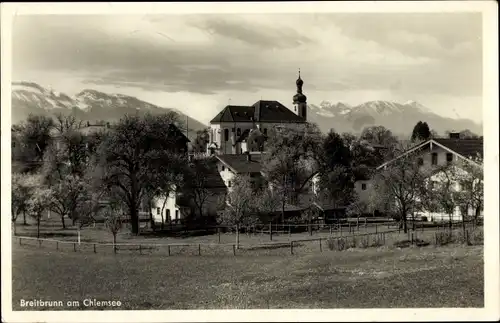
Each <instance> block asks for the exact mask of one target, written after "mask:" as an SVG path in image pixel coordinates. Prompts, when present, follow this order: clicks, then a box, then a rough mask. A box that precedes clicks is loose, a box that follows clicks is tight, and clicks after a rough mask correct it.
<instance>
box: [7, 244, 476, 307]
mask: <svg viewBox="0 0 500 323" xmlns="http://www.w3.org/2000/svg"><path fill="white" fill-rule="evenodd" d="M13 248H14V250H13V255H12V258H13V259H12V276H13V282H12V288H13V307H14V310H48V309H53V310H62V309H71V308H68V307H58V308H21V306H20V300H21V299H24V300H31V299H41V300H61V301H64V302H66V301H68V300H79V301H80V302H82V300H83V299H85V298H92V299H97V300H119V301H120V302H121V303H122V306H121V307H120V308H116V309H122V310H123V309H225V308H256V309H257V308H370V307H482V306H483V302H484V301H483V298H484V296H483V295H484V293H483V281H484V279H483V250H482V247H480V246H473V247H464V246H453V247H442V248H434V247H427V248H408V249H403V250H398V249H385V248H379V249H375V248H369V249H358V250H356V249H355V250H352V251H344V252H333V251H327V252H323V253H319V252H313V253H304V254H302V253H300V254H296V255H293V256H283V255H278V256H276V255H268V256H256V255H246V254H241V255H238V256H236V257H234V256H232V255H231V256H217V257H216V256H205V257H204V256H201V257H200V256H197V257H184V256H172V257H165V256H164V255H161V254H150V255H142V256H141V255H138V254H120V255H116V256H115V255H112V254H92V253H74V252H71V251H60V250H59V251H55V250H51V249H44V248H40V249H37V248H36V247H29V246H25V247H19V246H17V245H13ZM73 309H91V310H95V309H98V308H95V307H94V308H92V307H88V308H85V307H80V308H73ZM102 309H111V308H102Z"/></svg>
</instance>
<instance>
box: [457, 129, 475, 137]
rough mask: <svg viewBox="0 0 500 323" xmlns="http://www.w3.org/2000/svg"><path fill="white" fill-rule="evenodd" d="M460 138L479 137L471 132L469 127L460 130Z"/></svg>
mask: <svg viewBox="0 0 500 323" xmlns="http://www.w3.org/2000/svg"><path fill="white" fill-rule="evenodd" d="M459 136H460V139H479V136H478V135H477V134H475V133H473V132H472V131H470V130H469V129H465V130H462V131H460V134H459Z"/></svg>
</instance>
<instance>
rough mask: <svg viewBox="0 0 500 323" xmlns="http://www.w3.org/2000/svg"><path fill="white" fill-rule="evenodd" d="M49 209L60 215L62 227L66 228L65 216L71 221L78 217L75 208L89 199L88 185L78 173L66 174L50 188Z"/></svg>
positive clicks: (74, 221)
mask: <svg viewBox="0 0 500 323" xmlns="http://www.w3.org/2000/svg"><path fill="white" fill-rule="evenodd" d="M50 192H51V194H50V206H49V208H50V210H51V211H54V212H56V213H57V214H59V215H60V216H61V223H62V227H63V229H65V228H66V224H65V221H64V218H65V217H68V218H70V219H71V220H72V221H73V225H74V224H75V223H76V220H77V219H78V214H77V210H78V209H79V207H80V205H81V204H83V203H85V202H86V201H87V200H88V199H90V187H89V186H88V185H87V183H86V181H85V180H84V179H83V178H80V176H78V175H72V174H67V175H64V176H63V177H62V179H61V180H60V181H58V182H56V183H54V184H53V185H52V186H51V188H50Z"/></svg>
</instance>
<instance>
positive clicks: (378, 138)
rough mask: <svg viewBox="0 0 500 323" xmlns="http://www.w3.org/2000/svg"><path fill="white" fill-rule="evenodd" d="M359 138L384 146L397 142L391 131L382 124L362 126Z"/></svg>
mask: <svg viewBox="0 0 500 323" xmlns="http://www.w3.org/2000/svg"><path fill="white" fill-rule="evenodd" d="M360 139H361V140H366V141H368V142H369V143H370V144H376V145H381V146H385V147H390V146H393V145H395V144H396V143H397V139H396V137H395V136H394V135H393V134H392V132H391V131H390V130H388V129H387V128H385V127H383V126H370V127H366V128H364V129H363V131H362V132H361V136H360Z"/></svg>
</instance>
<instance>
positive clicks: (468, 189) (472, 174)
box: [455, 156, 484, 231]
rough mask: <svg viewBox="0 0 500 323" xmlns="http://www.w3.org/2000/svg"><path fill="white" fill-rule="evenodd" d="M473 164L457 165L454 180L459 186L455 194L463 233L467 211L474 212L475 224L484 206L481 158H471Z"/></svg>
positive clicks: (463, 163) (464, 162)
mask: <svg viewBox="0 0 500 323" xmlns="http://www.w3.org/2000/svg"><path fill="white" fill-rule="evenodd" d="M472 161H474V162H475V163H470V162H466V161H463V162H462V163H461V164H459V165H457V171H456V173H455V180H456V182H457V184H458V185H459V188H460V189H459V191H458V192H457V193H456V196H455V198H456V201H457V203H458V204H459V205H460V207H461V209H462V219H463V221H462V224H463V229H464V231H465V217H466V215H467V214H468V210H469V209H470V208H471V209H473V210H474V221H475V222H476V223H477V221H478V218H479V215H480V213H481V210H482V208H483V206H484V182H483V180H484V179H483V167H482V158H481V157H480V156H476V157H475V158H472Z"/></svg>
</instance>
